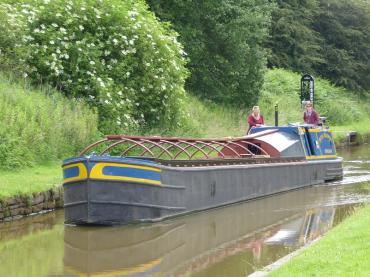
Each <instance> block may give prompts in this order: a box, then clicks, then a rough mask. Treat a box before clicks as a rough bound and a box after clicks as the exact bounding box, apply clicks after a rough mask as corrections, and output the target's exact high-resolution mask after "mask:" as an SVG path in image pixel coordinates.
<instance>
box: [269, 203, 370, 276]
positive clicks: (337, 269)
mask: <svg viewBox="0 0 370 277" xmlns="http://www.w3.org/2000/svg"><path fill="white" fill-rule="evenodd" d="M369 226H370V205H367V206H366V207H365V208H361V209H359V210H358V211H357V212H356V213H355V214H354V215H353V216H351V217H350V218H348V219H346V220H345V221H344V222H343V223H341V224H340V225H338V226H337V227H335V228H334V229H332V230H331V231H330V232H329V233H327V234H326V235H325V236H324V237H323V238H322V239H321V240H320V241H319V242H317V243H316V244H314V245H313V246H311V247H309V248H308V249H306V250H304V251H303V252H302V253H300V254H298V255H297V256H296V257H294V258H293V259H292V260H291V261H289V262H288V263H287V264H285V265H284V266H282V267H281V268H279V269H277V270H276V271H274V272H272V273H271V274H269V275H268V276H271V277H272V276H369V275H370V267H369V261H370V251H369V247H370V246H369V241H370V232H369Z"/></svg>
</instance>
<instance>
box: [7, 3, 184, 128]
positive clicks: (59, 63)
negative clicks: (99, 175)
mask: <svg viewBox="0 0 370 277" xmlns="http://www.w3.org/2000/svg"><path fill="white" fill-rule="evenodd" d="M0 14H1V15H3V17H2V18H1V21H2V22H4V23H6V24H2V25H1V26H0V34H2V33H4V34H9V33H12V32H13V31H15V33H14V38H13V37H10V38H9V39H8V40H6V41H4V43H1V44H0V47H2V49H1V50H2V52H1V54H2V58H4V60H5V59H7V60H13V61H14V60H16V61H19V64H20V66H23V71H24V74H25V76H26V75H27V76H28V78H30V79H31V80H32V81H33V82H34V83H41V82H42V83H48V84H51V85H52V86H54V87H56V88H57V89H59V90H60V91H62V92H63V93H64V94H65V95H68V96H73V97H76V98H79V97H84V98H87V99H88V101H89V102H90V103H91V104H92V105H94V106H96V107H97V108H98V111H99V115H100V119H101V120H100V123H101V124H100V128H101V129H102V130H103V131H104V132H119V131H121V130H123V131H126V132H127V131H128V130H132V129H135V128H138V126H143V125H146V124H149V125H151V126H155V125H156V124H157V125H158V124H159V123H161V124H162V125H163V127H168V128H169V127H170V126H171V125H172V124H175V123H179V122H180V121H181V118H182V116H183V115H184V112H183V111H182V108H181V100H182V99H184V93H185V92H184V83H185V78H186V77H187V70H186V69H185V67H184V65H185V59H184V57H183V50H182V47H181V45H180V44H179V43H178V42H177V39H176V37H177V34H176V33H175V32H174V31H172V30H170V29H169V28H168V27H167V26H166V25H165V24H162V23H160V22H158V21H157V20H156V18H155V17H154V15H153V14H152V13H151V12H150V11H148V9H147V6H146V5H145V4H144V2H143V1H141V0H140V1H137V0H127V1H120V0H104V1H102V0H69V1H64V0H53V1H49V0H44V1H38V0H28V1H16V3H15V4H6V3H2V4H0ZM9 49H13V50H12V51H10V50H9ZM10 53H15V54H16V55H15V57H14V55H13V56H12V55H10Z"/></svg>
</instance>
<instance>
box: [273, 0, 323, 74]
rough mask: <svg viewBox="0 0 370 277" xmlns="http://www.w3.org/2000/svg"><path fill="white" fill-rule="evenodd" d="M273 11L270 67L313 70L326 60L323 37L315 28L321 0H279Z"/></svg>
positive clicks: (300, 70) (304, 70)
mask: <svg viewBox="0 0 370 277" xmlns="http://www.w3.org/2000/svg"><path fill="white" fill-rule="evenodd" d="M276 3H277V6H276V9H275V10H274V11H273V13H272V22H273V24H271V29H270V38H269V40H268V41H267V43H266V47H268V48H269V49H270V56H269V58H268V66H269V67H280V68H288V69H291V70H294V71H298V72H302V73H303V72H312V71H313V70H314V68H315V67H316V66H317V64H320V63H322V62H323V60H322V54H321V45H320V44H321V43H322V39H321V37H320V34H319V33H317V32H316V31H315V30H314V29H313V22H314V20H315V16H316V15H317V13H318V9H319V3H318V1H317V0H288V1H283V0H277V1H276Z"/></svg>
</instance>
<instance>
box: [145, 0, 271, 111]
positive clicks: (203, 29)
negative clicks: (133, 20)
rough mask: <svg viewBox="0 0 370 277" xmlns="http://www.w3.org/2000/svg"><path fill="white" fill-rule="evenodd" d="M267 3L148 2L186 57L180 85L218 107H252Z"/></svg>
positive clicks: (261, 68) (262, 65)
mask: <svg viewBox="0 0 370 277" xmlns="http://www.w3.org/2000/svg"><path fill="white" fill-rule="evenodd" d="M269 2H270V1H267V0H223V1H214V0H205V1H197V0H185V1H184V0H174V1H167V0H149V1H148V3H149V5H150V7H151V8H152V10H153V11H154V12H155V13H156V14H157V15H158V16H159V17H160V18H161V19H162V20H164V21H170V22H171V23H172V24H173V27H174V29H176V30H177V31H178V32H179V33H180V38H179V39H180V41H181V42H182V43H183V45H184V48H185V51H186V52H187V53H188V57H189V69H190V72H191V76H190V77H189V79H188V80H187V83H186V86H187V88H188V90H189V91H191V92H193V93H195V94H196V95H198V96H200V97H202V98H205V99H210V100H213V101H216V102H219V103H234V104H235V103H237V104H244V105H245V104H252V103H255V102H256V101H257V98H258V95H259V91H260V88H261V86H262V83H263V75H264V68H265V50H264V49H263V47H262V44H263V41H264V39H265V38H266V35H267V33H268V26H269V25H268V24H269V18H270V12H271V6H272V5H271V4H270V3H269Z"/></svg>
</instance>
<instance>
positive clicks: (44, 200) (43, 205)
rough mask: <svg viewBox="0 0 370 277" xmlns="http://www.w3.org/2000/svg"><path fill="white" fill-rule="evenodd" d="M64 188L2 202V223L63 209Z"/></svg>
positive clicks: (0, 201) (0, 216)
mask: <svg viewBox="0 0 370 277" xmlns="http://www.w3.org/2000/svg"><path fill="white" fill-rule="evenodd" d="M63 205H64V201H63V187H62V186H59V187H56V188H52V189H49V190H46V191H42V192H38V193H35V194H32V195H20V196H13V197H9V198H6V199H2V200H0V223H2V222H8V221H13V220H17V219H21V218H24V217H27V216H30V215H37V214H40V213H43V212H48V211H53V210H56V209H60V208H63Z"/></svg>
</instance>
